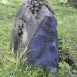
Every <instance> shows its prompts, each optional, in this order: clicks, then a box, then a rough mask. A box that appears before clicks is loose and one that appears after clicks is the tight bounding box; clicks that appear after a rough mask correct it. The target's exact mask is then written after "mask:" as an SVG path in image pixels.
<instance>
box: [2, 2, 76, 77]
mask: <svg viewBox="0 0 77 77" xmlns="http://www.w3.org/2000/svg"><path fill="white" fill-rule="evenodd" d="M3 1H7V2H3ZM48 1H49V2H50V4H51V5H52V8H53V10H54V12H55V15H56V17H57V20H58V27H57V28H58V38H59V39H60V42H61V43H59V47H61V50H60V52H61V53H65V52H68V53H70V56H71V57H72V59H73V60H74V61H75V64H76V65H77V9H74V8H72V7H70V6H66V5H64V6H60V5H58V3H59V2H58V1H57V0H48ZM23 2H24V0H0V77H54V75H51V74H50V73H49V74H48V73H44V71H43V70H42V69H40V68H37V69H29V68H28V67H27V66H23V64H21V63H20V62H19V61H18V59H17V58H15V57H14V55H13V54H12V51H11V50H10V48H9V43H10V36H11V30H12V26H13V24H14V19H15V16H16V13H17V10H18V8H19V6H20V5H21V4H22V3H23ZM75 70H76V71H77V66H76V68H75ZM69 71H70V67H69V65H68V64H66V63H65V62H64V61H63V62H60V63H59V68H58V73H57V74H56V75H57V77H69V76H68V73H69ZM65 74H66V76H65Z"/></svg>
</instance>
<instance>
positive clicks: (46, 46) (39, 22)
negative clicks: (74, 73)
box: [15, 0, 58, 71]
mask: <svg viewBox="0 0 77 77" xmlns="http://www.w3.org/2000/svg"><path fill="white" fill-rule="evenodd" d="M22 24H23V29H22V31H23V34H20V35H21V36H22V38H21V40H22V42H23V43H24V44H25V46H27V47H28V50H27V51H26V52H25V53H26V55H25V57H26V58H27V62H28V66H32V67H35V66H41V67H43V68H46V69H47V70H48V71H51V70H53V71H55V69H56V68H57V65H58V36H57V29H56V27H57V20H56V18H55V15H54V14H53V11H52V9H51V8H50V6H49V4H48V3H47V2H46V1H45V0H26V3H24V4H23V5H22V6H21V8H20V9H19V11H18V13H17V17H16V25H15V28H17V27H18V26H19V25H20V26H22ZM16 30H17V29H16ZM15 32H17V31H15ZM16 36H17V35H16ZM19 42H20V41H19ZM20 43H21V42H20ZM21 44H22V43H21Z"/></svg>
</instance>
